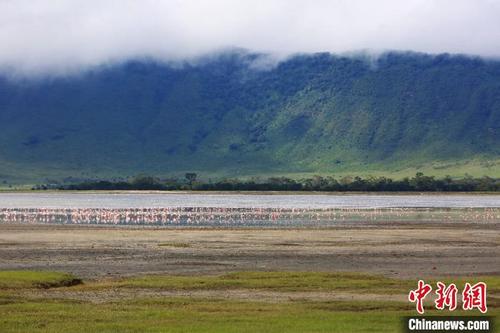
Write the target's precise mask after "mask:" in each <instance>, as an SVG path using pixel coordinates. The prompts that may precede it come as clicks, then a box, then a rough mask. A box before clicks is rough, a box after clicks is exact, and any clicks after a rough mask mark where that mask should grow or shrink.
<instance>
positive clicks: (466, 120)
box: [0, 52, 500, 183]
mask: <svg viewBox="0 0 500 333" xmlns="http://www.w3.org/2000/svg"><path fill="white" fill-rule="evenodd" d="M264 57H265V56H263V55H256V54H250V53H242V52H233V53H226V54H221V55H218V56H214V57H211V58H208V59H205V60H200V61H198V62H197V63H196V64H192V63H191V64H190V63H185V64H182V65H179V64H176V65H175V66H172V65H168V64H163V63H158V62H153V61H146V60H144V61H139V60H136V61H129V62H126V63H122V64H117V65H113V66H103V67H99V68H94V69H93V70H89V71H86V72H84V73H81V74H78V75H73V76H65V77H51V78H49V77H46V78H31V79H27V78H24V79H19V78H17V79H12V78H9V77H7V76H3V77H1V78H0V182H2V181H3V182H5V183H12V182H14V183H15V182H18V183H22V182H35V181H42V180H44V179H47V178H49V179H56V180H57V179H59V180H60V179H63V178H65V177H74V178H80V179H83V178H93V177H102V178H106V177H108V178H109V177H124V176H131V175H137V174H151V175H158V176H169V175H179V174H183V173H184V172H188V171H194V172H198V173H199V174H200V176H204V175H205V176H206V177H220V176H252V175H269V174H284V175H285V174H286V175H290V174H305V173H333V174H336V173H338V174H346V173H350V174H358V173H359V174H370V173H373V174H389V175H390V174H392V175H402V174H405V173H406V172H413V173H414V171H415V170H423V171H425V172H426V173H430V174H438V175H441V174H448V173H449V174H452V175H457V176H458V175H462V174H464V173H465V172H468V173H470V174H474V175H490V176H499V175H500V62H497V61H490V60H483V59H480V58H472V57H466V56H451V55H446V54H444V55H425V54H416V53H387V54H384V55H382V56H380V57H379V58H377V59H376V60H370V57H368V56H364V55H357V56H356V55H355V56H335V55H331V54H312V55H299V56H295V57H292V58H289V59H288V60H285V61H282V62H280V63H278V64H276V65H275V66H270V67H262V66H260V65H261V64H262V63H263V61H262V59H263V58H264Z"/></svg>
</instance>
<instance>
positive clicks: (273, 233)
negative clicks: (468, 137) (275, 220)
mask: <svg viewBox="0 0 500 333" xmlns="http://www.w3.org/2000/svg"><path fill="white" fill-rule="evenodd" d="M6 269H45V270H58V271H65V272H72V273H74V274H76V275H77V276H79V277H82V278H86V279H100V278H103V277H119V276H128V275H137V274H156V273H168V274H217V273H227V272H234V271H244V270H268V271H276V270H295V271H325V272H342V271H352V272H367V273H376V274H383V275H386V276H389V277H400V278H413V279H414V278H415V277H422V278H424V277H438V276H439V277H441V276H458V275H460V276H468V275H485V274H487V275H498V274H500V221H498V220H492V221H489V222H487V223H456V224H455V223H446V224H440V223H435V222H433V223H431V222H420V221H414V222H413V223H412V222H408V221H406V222H399V223H398V222H391V223H380V222H377V223H373V222H360V223H357V224H356V225H355V226H341V227H338V228H328V229H168V228H167V229H154V228H146V229H144V228H143V229H137V228H135V229H132V228H123V227H115V228H113V227H90V226H75V225H68V226H55V225H12V224H11V225H9V224H0V270H6Z"/></svg>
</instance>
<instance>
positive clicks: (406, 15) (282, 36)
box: [0, 0, 500, 75]
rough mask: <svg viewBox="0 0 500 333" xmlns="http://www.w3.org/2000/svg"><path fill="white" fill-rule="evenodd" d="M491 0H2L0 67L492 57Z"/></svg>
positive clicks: (497, 29) (495, 32) (497, 51)
mask: <svg viewBox="0 0 500 333" xmlns="http://www.w3.org/2000/svg"><path fill="white" fill-rule="evenodd" d="M499 17H500V1H498V0H439V1H434V0H405V1H401V0H377V1H373V0H316V1H299V0H239V1H233V0H163V1H162V0H141V1H138V0H119V1H118V0H72V1H68V0H1V1H0V69H1V70H3V71H9V72H13V73H18V74H23V75H24V74H27V75H30V74H40V73H42V74H46V73H49V74H61V73H68V72H74V71H78V70H80V69H82V68H88V67H93V66H98V65H102V64H108V63H114V62H119V61H124V60H127V59H131V58H141V57H145V58H151V59H155V60H160V61H179V60H186V59H193V58H196V57H199V56H202V55H206V54H210V53H212V52H218V51H221V50H225V49H227V48H233V47H237V48H244V49H248V50H251V51H254V52H265V53H270V54H272V55H273V56H275V57H277V58H283V57H286V56H288V55H290V54H294V53H306V52H324V51H326V52H333V53H342V52H351V51H357V50H370V51H372V52H375V53H376V52H383V51H385V50H412V51H419V52H427V53H441V52H449V53H465V54H473V55H481V56H485V57H498V56H500V42H499V41H500V20H499V19H498V18H499Z"/></svg>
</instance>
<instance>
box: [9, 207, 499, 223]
mask: <svg viewBox="0 0 500 333" xmlns="http://www.w3.org/2000/svg"><path fill="white" fill-rule="evenodd" d="M416 219H418V220H429V221H433V220H435V221H442V222H458V221H462V222H477V223H480V222H488V221H500V209H499V208H482V209H436V208H420V209H415V208H384V209H359V208H342V209H332V208H327V209H302V208H301V209H289V208H215V207H214V208H210V207H193V208H185V207H182V208H142V209H140V208H139V209H136V208H133V209H132V208H130V209H111V208H77V209H60V208H0V223H23V224H90V225H99V224H104V225H153V226H255V225H256V226H258V225H261V226H273V225H276V226H279V225H325V224H332V225H334V224H335V223H339V222H356V221H405V220H416Z"/></svg>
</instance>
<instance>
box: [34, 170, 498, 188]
mask: <svg viewBox="0 0 500 333" xmlns="http://www.w3.org/2000/svg"><path fill="white" fill-rule="evenodd" d="M33 189H34V190H45V189H58V190H159V191H168V190H194V191H326V192H474V191H477V192H499V191H500V179H498V178H491V177H487V176H484V177H481V178H474V177H471V176H466V177H463V178H452V177H450V176H446V177H443V178H436V177H434V176H426V175H424V174H423V173H420V172H419V173H417V174H416V175H415V176H414V177H411V178H410V177H405V178H402V179H391V178H387V177H366V178H362V177H358V176H356V177H350V176H348V177H341V178H335V177H333V176H326V177H323V176H313V177H310V178H304V179H298V180H297V179H292V178H288V177H269V178H267V179H264V180H260V179H255V178H254V179H249V180H241V179H237V178H233V179H223V180H219V181H215V182H212V181H208V182H207V181H200V180H198V177H197V174H196V173H186V175H185V178H184V179H166V180H162V179H160V178H156V177H151V176H140V177H136V178H134V179H132V180H130V181H125V180H121V181H110V180H88V181H83V182H80V183H75V184H64V185H58V184H51V185H38V186H35V187H34V188H33Z"/></svg>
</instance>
